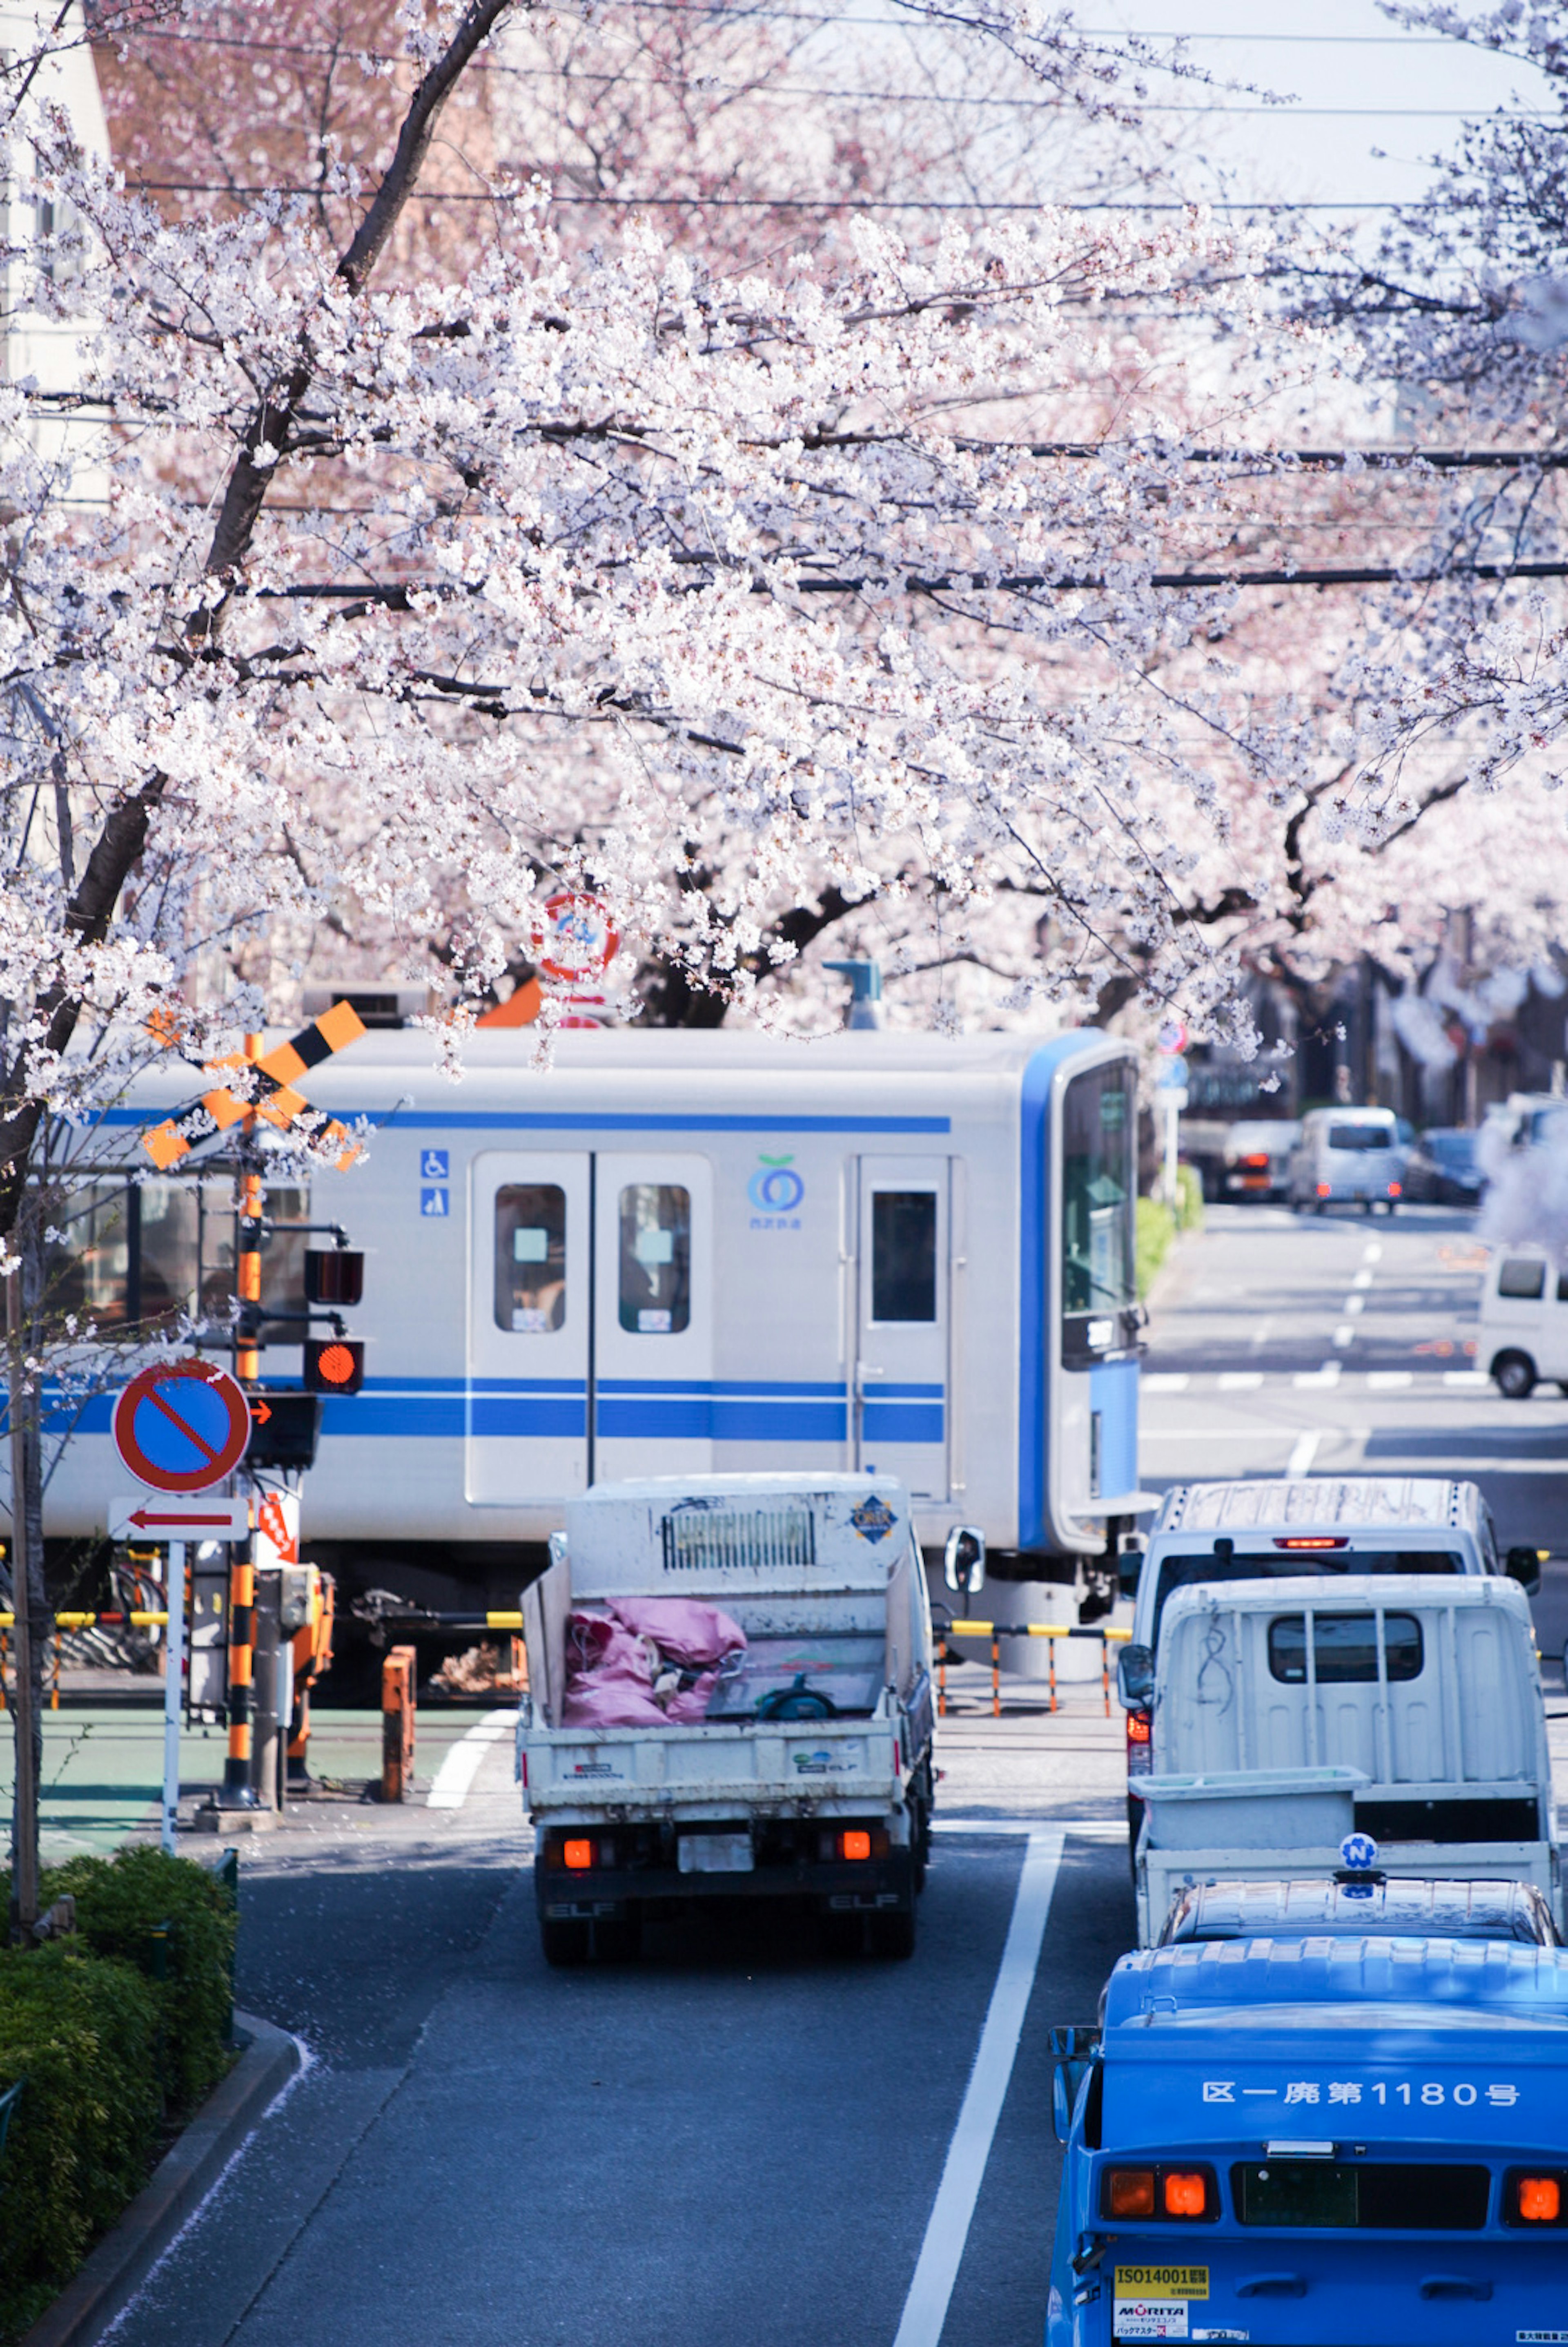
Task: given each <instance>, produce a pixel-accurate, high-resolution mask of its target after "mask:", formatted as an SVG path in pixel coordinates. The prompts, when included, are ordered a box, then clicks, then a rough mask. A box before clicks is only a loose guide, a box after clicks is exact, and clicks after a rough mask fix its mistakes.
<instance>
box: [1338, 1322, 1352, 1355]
mask: <svg viewBox="0 0 1568 2347" xmlns="http://www.w3.org/2000/svg"><path fill="white" fill-rule="evenodd" d="M1355 1341H1356V1332H1355V1330H1354V1329H1353V1328H1352V1327H1351V1326H1350V1324H1349V1321H1348V1320H1347V1321H1346V1323H1345V1325H1344V1327H1341V1328H1336V1329H1335V1331H1334V1342H1335V1343H1336V1345H1338V1346H1339V1348H1340V1349H1341V1350H1343V1348H1344V1347H1345V1346H1347V1345H1353V1344H1354V1343H1355Z"/></svg>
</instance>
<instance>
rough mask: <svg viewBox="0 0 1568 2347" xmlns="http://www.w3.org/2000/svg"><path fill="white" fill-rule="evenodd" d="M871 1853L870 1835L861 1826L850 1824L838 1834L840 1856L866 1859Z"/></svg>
mask: <svg viewBox="0 0 1568 2347" xmlns="http://www.w3.org/2000/svg"><path fill="white" fill-rule="evenodd" d="M839 1856H840V1858H850V1859H868V1858H870V1856H871V1835H870V1834H869V1833H868V1832H867V1831H866V1829H865V1828H864V1827H863V1826H851V1827H850V1829H848V1831H847V1832H845V1833H841V1834H840V1836H839Z"/></svg>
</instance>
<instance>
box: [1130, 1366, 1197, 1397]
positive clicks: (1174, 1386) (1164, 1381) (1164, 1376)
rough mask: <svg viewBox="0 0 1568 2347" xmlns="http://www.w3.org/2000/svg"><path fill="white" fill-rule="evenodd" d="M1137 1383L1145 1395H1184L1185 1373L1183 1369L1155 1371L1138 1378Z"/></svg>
mask: <svg viewBox="0 0 1568 2347" xmlns="http://www.w3.org/2000/svg"><path fill="white" fill-rule="evenodd" d="M1138 1382H1139V1384H1140V1385H1141V1386H1142V1388H1143V1389H1144V1391H1145V1393H1185V1392H1186V1370H1185V1369H1155V1370H1152V1371H1150V1372H1149V1373H1147V1374H1146V1375H1145V1376H1144V1377H1142V1378H1139V1380H1138Z"/></svg>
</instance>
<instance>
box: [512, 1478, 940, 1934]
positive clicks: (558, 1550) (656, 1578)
mask: <svg viewBox="0 0 1568 2347" xmlns="http://www.w3.org/2000/svg"><path fill="white" fill-rule="evenodd" d="M551 1553H552V1562H551V1563H550V1566H549V1568H548V1570H547V1571H546V1572H545V1573H544V1574H543V1575H542V1577H541V1578H540V1579H539V1580H538V1581H537V1582H535V1583H533V1585H532V1586H531V1587H530V1588H529V1589H528V1590H526V1591H525V1592H524V1599H523V1614H524V1632H525V1635H526V1639H527V1647H528V1676H529V1689H530V1692H529V1694H528V1696H526V1697H525V1698H524V1703H523V1706H522V1713H521V1717H520V1721H519V1727H518V1773H519V1775H520V1777H521V1779H522V1784H523V1796H524V1806H525V1808H526V1809H527V1811H528V1813H529V1815H530V1816H531V1817H532V1819H533V1822H534V1828H535V1892H536V1898H537V1905H538V1913H539V1926H540V1932H541V1936H542V1939H543V1942H544V1948H545V1955H546V1957H547V1958H548V1959H549V1961H550V1962H551V1963H556V1964H564V1963H582V1962H584V1961H585V1959H586V1958H587V1957H588V1955H589V1954H590V1953H595V1954H600V1955H620V1956H626V1955H630V1954H633V1953H635V1952H636V1947H637V1945H638V1942H639V1938H640V1932H641V1926H642V1923H643V1921H644V1919H645V1918H646V1917H647V1916H649V1915H650V1914H653V1913H656V1912H658V1911H665V1912H670V1911H687V1912H690V1911H694V1910H697V1909H700V1908H701V1907H702V1906H703V1904H704V1903H705V1902H708V1901H712V1900H714V1899H716V1898H731V1899H732V1898H735V1897H742V1898H746V1899H774V1900H789V1901H795V1902H796V1903H797V1904H800V1905H804V1906H806V1907H809V1908H814V1909H815V1910H817V1911H819V1912H820V1913H822V1914H823V1915H825V1916H827V1917H829V1918H830V1919H834V1920H835V1921H836V1922H837V1923H838V1925H839V1927H840V1933H841V1935H842V1936H843V1937H845V1938H850V1937H852V1938H853V1939H854V1940H855V1941H857V1942H863V1943H865V1944H869V1946H870V1948H871V1952H873V1953H875V1954H880V1955H886V1956H906V1955H909V1954H911V1952H912V1951H913V1947H914V1938H915V1899H916V1894H917V1893H918V1891H919V1890H920V1888H921V1882H922V1881H923V1879H924V1873H925V1862H926V1856H927V1851H928V1849H929V1841H930V1832H931V1815H932V1800H933V1797H934V1779H933V1772H932V1729H933V1724H934V1706H933V1703H932V1632H931V1615H930V1608H929V1604H928V1601H927V1594H926V1582H925V1573H924V1569H923V1566H922V1563H921V1553H920V1549H919V1546H918V1544H917V1542H916V1540H915V1536H914V1529H913V1525H912V1522H911V1513H910V1504H909V1501H908V1498H907V1496H906V1494H905V1493H904V1491H902V1489H901V1487H900V1486H899V1484H897V1483H896V1482H894V1481H892V1480H891V1479H890V1478H889V1477H886V1476H879V1475H865V1474H860V1475H840V1474H820V1475H806V1476H799V1475H797V1476H790V1475H765V1474H758V1475H708V1476H694V1477H685V1478H682V1477H656V1478H650V1479H648V1480H646V1481H636V1482H625V1483H604V1484H598V1485H596V1486H595V1487H593V1488H592V1489H591V1490H590V1491H587V1492H586V1493H585V1495H584V1497H583V1498H582V1499H580V1500H575V1501H571V1502H569V1503H568V1506H567V1509H566V1526H565V1532H564V1533H557V1534H556V1535H555V1538H554V1539H553V1541H552V1542H551ZM669 1597H685V1598H697V1599H699V1600H701V1601H703V1602H704V1603H706V1604H709V1605H715V1606H718V1607H719V1608H721V1609H722V1611H723V1613H724V1614H726V1615H728V1617H729V1618H730V1619H731V1620H732V1621H733V1622H735V1623H738V1624H739V1626H740V1628H741V1629H742V1630H743V1632H744V1634H745V1640H746V1645H745V1651H744V1655H743V1656H742V1657H741V1660H740V1664H739V1666H738V1667H735V1666H733V1665H732V1666H731V1667H730V1668H729V1669H728V1671H727V1673H726V1675H725V1676H723V1677H721V1679H720V1680H719V1683H718V1686H717V1687H716V1688H715V1689H714V1690H713V1692H712V1694H711V1695H710V1696H708V1710H707V1714H706V1717H702V1718H700V1719H697V1720H688V1721H684V1722H681V1721H677V1720H674V1719H671V1720H668V1721H667V1722H665V1723H664V1724H662V1725H647V1724H644V1725H638V1726H635V1727H601V1726H573V1725H571V1724H569V1719H568V1714H569V1713H570V1711H571V1710H572V1708H573V1706H572V1705H571V1704H570V1703H569V1702H568V1699H567V1672H568V1664H569V1654H570V1649H569V1645H568V1630H569V1626H570V1624H571V1623H572V1621H573V1619H574V1617H577V1618H578V1619H579V1620H580V1619H581V1617H582V1615H583V1614H588V1615H589V1616H593V1615H595V1614H602V1613H607V1612H608V1611H609V1609H610V1608H611V1607H613V1605H614V1604H616V1602H617V1601H623V1600H637V1601H641V1600H647V1599H650V1598H652V1599H658V1598H669ZM579 1684H580V1682H579Z"/></svg>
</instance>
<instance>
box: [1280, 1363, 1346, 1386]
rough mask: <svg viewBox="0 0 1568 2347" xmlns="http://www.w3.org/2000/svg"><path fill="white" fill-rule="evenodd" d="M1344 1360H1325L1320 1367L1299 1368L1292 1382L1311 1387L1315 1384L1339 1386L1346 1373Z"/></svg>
mask: <svg viewBox="0 0 1568 2347" xmlns="http://www.w3.org/2000/svg"><path fill="white" fill-rule="evenodd" d="M1344 1368H1345V1364H1344V1362H1343V1361H1325V1362H1324V1364H1323V1366H1322V1368H1320V1369H1298V1370H1297V1372H1296V1375H1295V1376H1294V1377H1293V1378H1291V1380H1290V1382H1291V1384H1292V1385H1293V1386H1298V1387H1303V1388H1307V1389H1310V1388H1312V1387H1314V1386H1337V1385H1338V1384H1339V1379H1340V1378H1341V1376H1342V1375H1343V1374H1344Z"/></svg>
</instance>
